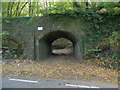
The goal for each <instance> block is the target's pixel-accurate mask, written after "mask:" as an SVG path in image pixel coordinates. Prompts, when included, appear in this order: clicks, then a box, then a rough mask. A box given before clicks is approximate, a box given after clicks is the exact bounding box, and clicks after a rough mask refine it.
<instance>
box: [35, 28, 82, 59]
mask: <svg viewBox="0 0 120 90" xmlns="http://www.w3.org/2000/svg"><path fill="white" fill-rule="evenodd" d="M59 38H66V39H68V40H70V41H71V42H72V43H73V52H74V56H75V57H79V55H80V48H79V40H78V39H77V37H75V35H74V34H73V33H71V32H68V31H61V30H57V31H51V32H49V33H47V34H45V35H43V36H42V37H39V38H37V40H36V54H35V55H36V60H39V59H44V58H47V57H49V56H50V55H51V54H52V47H51V46H52V43H53V42H54V41H55V40H57V39H59Z"/></svg>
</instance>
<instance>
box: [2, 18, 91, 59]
mask: <svg viewBox="0 0 120 90" xmlns="http://www.w3.org/2000/svg"><path fill="white" fill-rule="evenodd" d="M6 20H8V21H9V23H6ZM79 20H80V19H79ZM28 22H29V23H28ZM80 22H81V23H80ZM38 27H43V30H38ZM88 27H89V23H87V22H85V21H84V20H82V19H81V21H78V20H77V19H74V18H71V17H67V16H61V17H54V16H47V17H45V16H44V17H35V18H34V20H31V18H30V17H19V18H4V19H3V24H2V30H3V31H8V32H10V38H12V39H14V40H16V41H18V42H19V43H20V44H22V47H23V49H24V54H25V57H26V58H29V59H37V60H38V59H42V58H45V57H48V56H49V54H50V53H51V43H52V42H53V41H54V40H56V39H57V38H62V37H63V38H67V39H69V40H71V41H72V42H73V43H74V50H75V57H77V58H79V59H83V57H84V55H83V54H84V48H83V47H84V43H82V41H83V38H82V37H84V32H83V30H85V29H86V28H88ZM57 31H58V32H57ZM61 32H62V33H61ZM59 33H61V35H60V34H59ZM40 48H41V49H40ZM43 52H44V53H43Z"/></svg>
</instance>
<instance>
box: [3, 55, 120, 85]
mask: <svg viewBox="0 0 120 90" xmlns="http://www.w3.org/2000/svg"><path fill="white" fill-rule="evenodd" d="M2 69H3V76H23V77H33V78H55V79H64V80H87V81H93V80H95V81H103V82H109V83H118V71H115V70H110V69H106V68H102V67H99V66H97V65H96V63H95V62H93V61H83V62H80V61H75V60H74V61H73V60H68V59H65V58H64V57H63V58H62V57H61V59H60V58H56V59H52V58H50V59H48V60H43V61H31V60H20V61H19V60H14V61H13V60H11V61H10V60H9V61H8V60H3V64H2Z"/></svg>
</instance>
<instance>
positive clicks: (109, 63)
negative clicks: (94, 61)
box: [99, 58, 119, 70]
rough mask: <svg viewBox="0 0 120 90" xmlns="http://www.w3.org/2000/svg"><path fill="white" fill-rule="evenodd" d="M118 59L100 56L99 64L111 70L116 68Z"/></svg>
mask: <svg viewBox="0 0 120 90" xmlns="http://www.w3.org/2000/svg"><path fill="white" fill-rule="evenodd" d="M118 62H119V61H118V60H117V59H112V58H101V59H99V64H100V65H101V66H102V67H105V68H109V69H113V70H118V69H119V68H118Z"/></svg>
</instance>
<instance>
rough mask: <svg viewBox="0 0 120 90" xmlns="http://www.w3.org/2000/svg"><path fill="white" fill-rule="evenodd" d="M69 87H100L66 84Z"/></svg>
mask: <svg viewBox="0 0 120 90" xmlns="http://www.w3.org/2000/svg"><path fill="white" fill-rule="evenodd" d="M65 85H66V86H69V87H77V88H99V87H93V86H83V85H73V84H65Z"/></svg>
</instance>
